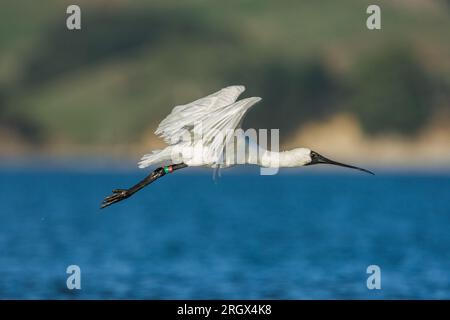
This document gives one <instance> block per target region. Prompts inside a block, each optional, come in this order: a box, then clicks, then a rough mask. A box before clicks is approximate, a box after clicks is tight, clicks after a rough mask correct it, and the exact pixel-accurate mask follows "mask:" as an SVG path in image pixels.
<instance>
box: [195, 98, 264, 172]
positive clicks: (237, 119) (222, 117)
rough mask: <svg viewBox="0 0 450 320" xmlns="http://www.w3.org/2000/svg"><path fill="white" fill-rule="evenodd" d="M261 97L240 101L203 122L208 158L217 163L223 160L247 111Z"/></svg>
mask: <svg viewBox="0 0 450 320" xmlns="http://www.w3.org/2000/svg"><path fill="white" fill-rule="evenodd" d="M260 100H261V98H260V97H251V98H246V99H242V100H239V101H237V102H235V103H233V104H230V105H228V106H226V107H223V108H221V109H220V110H217V111H216V112H214V113H212V114H210V115H209V116H208V117H207V118H206V119H205V120H203V121H202V126H201V128H202V133H203V134H202V138H203V147H204V148H207V153H206V156H207V157H208V158H209V159H214V161H215V162H216V163H218V162H219V161H220V160H221V157H222V155H223V151H224V149H225V147H226V146H227V145H228V143H229V142H230V141H231V139H233V137H234V135H235V132H234V131H235V129H236V128H238V127H239V126H240V125H241V123H242V120H243V118H244V117H245V114H246V113H247V111H248V110H249V109H250V108H251V107H252V106H253V105H254V104H255V103H257V102H259V101H260Z"/></svg>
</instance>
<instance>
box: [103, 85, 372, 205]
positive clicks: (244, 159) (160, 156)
mask: <svg viewBox="0 0 450 320" xmlns="http://www.w3.org/2000/svg"><path fill="white" fill-rule="evenodd" d="M244 90H245V88H244V86H230V87H226V88H224V89H222V90H220V91H217V92H216V93H213V94H211V95H209V96H206V97H204V98H201V99H199V100H196V101H194V102H191V103H188V104H185V105H181V106H176V107H175V108H173V110H172V112H171V113H170V114H169V115H168V116H167V117H166V118H165V119H164V120H163V121H161V123H160V124H159V126H158V129H157V130H156V132H155V133H156V134H157V135H159V136H160V137H161V138H163V139H164V141H165V142H166V143H167V144H168V146H167V147H166V148H164V149H163V150H155V151H153V152H152V153H150V154H146V155H144V156H143V157H142V159H141V161H140V162H139V168H146V167H148V166H150V165H154V164H160V163H162V162H166V161H167V162H169V165H166V166H164V167H159V168H157V169H155V170H154V171H153V172H152V173H150V175H149V176H148V177H146V178H145V179H143V180H142V181H140V182H139V183H137V184H136V185H134V186H132V187H131V188H128V189H114V190H113V191H112V194H111V195H110V196H108V197H106V198H105V199H104V200H103V202H102V205H101V208H106V207H108V206H110V205H112V204H114V203H117V202H119V201H122V200H124V199H126V198H128V197H130V196H131V195H133V194H135V193H136V192H137V191H139V190H141V189H142V188H144V187H145V186H147V185H148V184H150V183H152V182H154V181H155V180H157V179H159V178H160V177H163V176H164V175H166V174H168V173H171V172H173V171H175V170H179V169H182V168H186V167H195V166H202V167H211V168H219V167H230V166H233V165H235V164H256V165H259V166H261V167H269V168H276V169H278V168H279V167H300V166H305V165H314V164H331V165H336V166H341V167H346V168H351V169H356V170H360V171H364V172H366V173H370V174H373V173H372V172H370V171H368V170H366V169H362V168H358V167H355V166H351V165H347V164H343V163H339V162H336V161H334V160H330V159H328V158H325V157H324V156H322V155H320V154H318V153H317V152H314V151H312V150H310V149H306V148H296V149H293V150H289V151H283V152H278V151H269V150H266V149H265V148H262V147H261V146H260V145H258V143H256V142H255V141H251V140H249V139H246V137H245V134H244V135H242V134H237V132H236V128H239V127H240V126H241V123H242V120H243V119H244V117H245V114H246V113H247V111H248V110H249V109H250V108H251V107H252V106H253V105H254V104H255V103H257V102H258V101H260V100H261V98H259V97H251V98H246V99H242V100H239V101H236V100H237V98H238V97H239V95H240V94H241V93H242V92H244ZM235 137H236V138H237V139H236V140H240V142H239V141H238V143H240V144H241V146H242V143H243V144H244V147H245V150H244V152H239V151H236V152H235V148H234V147H235V145H234V142H235V140H232V139H234V138H235ZM272 142H273V141H272ZM240 150H242V149H240Z"/></svg>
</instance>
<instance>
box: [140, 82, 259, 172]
mask: <svg viewBox="0 0 450 320" xmlns="http://www.w3.org/2000/svg"><path fill="white" fill-rule="evenodd" d="M244 90H245V87H244V86H230V87H226V88H223V89H222V90H220V91H217V92H215V93H213V94H211V95H209V96H206V97H204V98H201V99H198V100H196V101H194V102H191V103H188V104H185V105H180V106H176V107H174V108H173V110H172V112H171V113H170V114H169V115H168V116H167V117H166V118H165V119H164V120H162V121H161V123H160V124H159V126H158V128H157V130H156V131H155V134H157V135H158V136H160V137H161V138H163V139H164V141H165V142H166V143H167V144H168V145H169V146H168V147H167V148H165V149H164V150H155V151H153V152H152V153H151V154H146V155H144V156H143V157H142V159H141V161H140V162H139V168H145V167H148V166H150V165H153V164H157V163H160V162H163V161H166V160H172V162H175V163H176V162H181V161H183V162H185V163H186V164H188V165H190V166H193V165H197V166H199V165H206V166H214V165H216V164H217V163H218V162H219V161H220V160H221V158H222V156H223V151H224V149H225V146H226V145H227V144H228V143H229V142H230V139H232V137H233V132H234V130H235V129H236V128H238V127H240V125H241V123H242V120H243V118H244V116H245V114H246V112H247V111H248V109H249V108H250V107H252V106H253V105H254V104H255V103H257V102H258V101H260V100H261V98H259V97H251V98H246V99H242V100H239V101H237V102H236V100H237V98H238V97H239V95H240V94H241V93H242V92H244ZM200 131H201V132H200ZM196 137H199V138H200V139H201V141H199V140H196ZM200 149H201V151H197V150H200ZM200 153H201V154H200Z"/></svg>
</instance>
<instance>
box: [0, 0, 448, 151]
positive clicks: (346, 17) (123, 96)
mask: <svg viewBox="0 0 450 320" xmlns="http://www.w3.org/2000/svg"><path fill="white" fill-rule="evenodd" d="M76 3H77V4H78V5H80V7H81V10H82V30H81V31H69V30H67V28H66V22H65V21H66V18H67V16H68V15H67V14H66V13H65V12H66V8H67V6H68V5H70V4H73V1H61V0H53V1H50V0H42V1H29V0H28V1H26V0H17V1H12V0H6V1H3V2H2V4H1V10H0V154H1V155H7V154H28V153H30V152H33V153H40V152H44V153H45V152H50V151H49V150H53V151H51V152H57V153H59V152H60V153H65V152H69V153H70V152H74V153H77V152H87V153H92V154H95V153H99V152H100V153H103V154H105V153H111V154H113V153H114V152H116V153H117V154H126V153H128V152H130V148H131V147H133V148H137V149H138V150H144V149H148V148H150V147H153V146H156V145H158V144H159V143H160V142H159V141H158V140H157V139H156V138H155V137H153V135H152V132H153V131H154V130H155V128H156V126H157V124H158V123H159V121H160V120H162V118H163V117H164V116H165V115H166V114H167V113H168V112H169V111H170V110H171V108H172V107H173V106H175V105H177V104H184V103H187V102H190V101H192V100H195V99H197V98H198V97H201V96H204V95H207V94H209V93H211V92H214V91H217V90H218V89H220V88H221V87H224V86H227V85H231V84H244V85H245V86H246V87H247V91H246V93H245V96H253V95H254V96H261V97H263V102H262V103H261V104H260V105H258V108H257V109H256V108H255V109H254V110H253V111H252V112H251V113H249V116H248V118H247V119H246V122H245V126H246V127H255V128H280V129H281V130H280V132H281V138H282V143H284V144H286V145H288V144H289V141H291V142H292V143H299V142H303V141H302V140H301V139H300V140H299V139H297V138H296V137H297V136H298V135H299V132H301V130H302V128H305V126H307V125H309V126H310V125H311V124H312V123H322V122H326V121H328V119H330V118H333V117H335V116H338V115H342V114H345V115H348V116H349V117H350V118H351V119H352V121H353V122H355V123H356V125H357V126H358V128H360V129H359V130H360V131H361V133H360V134H361V135H363V136H364V137H365V138H364V139H368V140H367V141H370V139H380V137H396V138H395V139H397V140H398V141H401V142H403V143H406V142H405V141H407V142H408V143H410V142H411V141H416V140H420V139H421V138H420V137H421V136H423V132H424V131H426V130H428V131H427V132H429V130H430V128H433V127H435V126H437V125H436V123H439V124H440V126H441V127H444V129H445V128H446V127H449V126H450V121H449V119H450V116H449V111H450V99H449V98H450V96H449V92H450V1H446V0H423V1H420V0H410V1H407V0H396V1H395V0H390V1H375V0H372V1H363V0H341V1H335V0H321V1H312V0H305V1H299V0H281V1H273V0H271V1H270V0H229V1H210V0H194V1H174V0H151V1H150V0H148V1H126V0H121V1H118V0H115V1H114V0H108V1H106V0H96V1H93V0H90V1H77V2H76ZM369 4H379V5H380V6H381V8H382V30H380V31H370V30H368V29H367V28H366V18H367V16H368V15H367V14H366V8H367V6H368V5H369ZM346 123H347V124H348V122H345V121H344V122H343V124H341V125H340V126H338V127H337V129H338V131H339V130H340V129H342V130H343V132H346V131H345V128H344V126H345V124H346ZM442 123H443V124H442ZM330 130H331V129H330ZM333 130H336V128H335V127H333ZM446 132H450V131H445V133H444V138H442V139H441V140H440V142H439V143H438V144H436V148H437V149H436V150H438V151H436V150H434V151H436V152H435V153H434V157H435V158H437V157H439V156H441V155H442V153H443V150H442V148H444V149H445V148H447V147H450V142H448V141H449V140H448V139H449V138H448V137H447V138H446V137H445V135H446ZM331 133H333V131H331ZM346 134H347V133H346ZM348 134H350V133H348ZM432 136H433V137H434V136H435V135H432ZM330 139H331V138H330ZM397 140H396V141H397ZM312 141H314V140H312ZM331 141H332V139H331ZM391 141H392V139H391ZM336 143H337V142H336ZM446 143H449V145H447V144H446ZM353 145H356V144H353ZM397 149H398V148H397ZM55 150H56V151H55ZM80 150H83V151H80ZM86 150H87V151H86ZM133 150H135V149H133ZM348 150H350V152H353V151H355V152H356V151H358V150H359V149H358V148H356V149H355V148H353V149H352V148H350V149H348ZM434 151H433V150H432V151H430V152H434ZM449 152H450V150H448V152H446V153H445V154H444V155H446V156H448V159H450V153H449Z"/></svg>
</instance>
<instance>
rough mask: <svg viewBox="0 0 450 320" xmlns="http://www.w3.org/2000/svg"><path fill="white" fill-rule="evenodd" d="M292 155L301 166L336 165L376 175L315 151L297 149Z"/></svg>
mask: <svg viewBox="0 0 450 320" xmlns="http://www.w3.org/2000/svg"><path fill="white" fill-rule="evenodd" d="M292 154H293V156H294V158H295V162H296V164H297V165H299V166H311V165H315V164H329V165H334V166H339V167H344V168H349V169H355V170H359V171H363V172H366V173H369V174H372V175H374V173H373V172H371V171H369V170H366V169H363V168H359V167H355V166H352V165H348V164H345V163H341V162H337V161H334V160H331V159H328V158H326V157H324V156H322V155H321V154H319V153H317V152H315V151H312V150H310V149H306V148H297V149H294V150H292Z"/></svg>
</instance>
